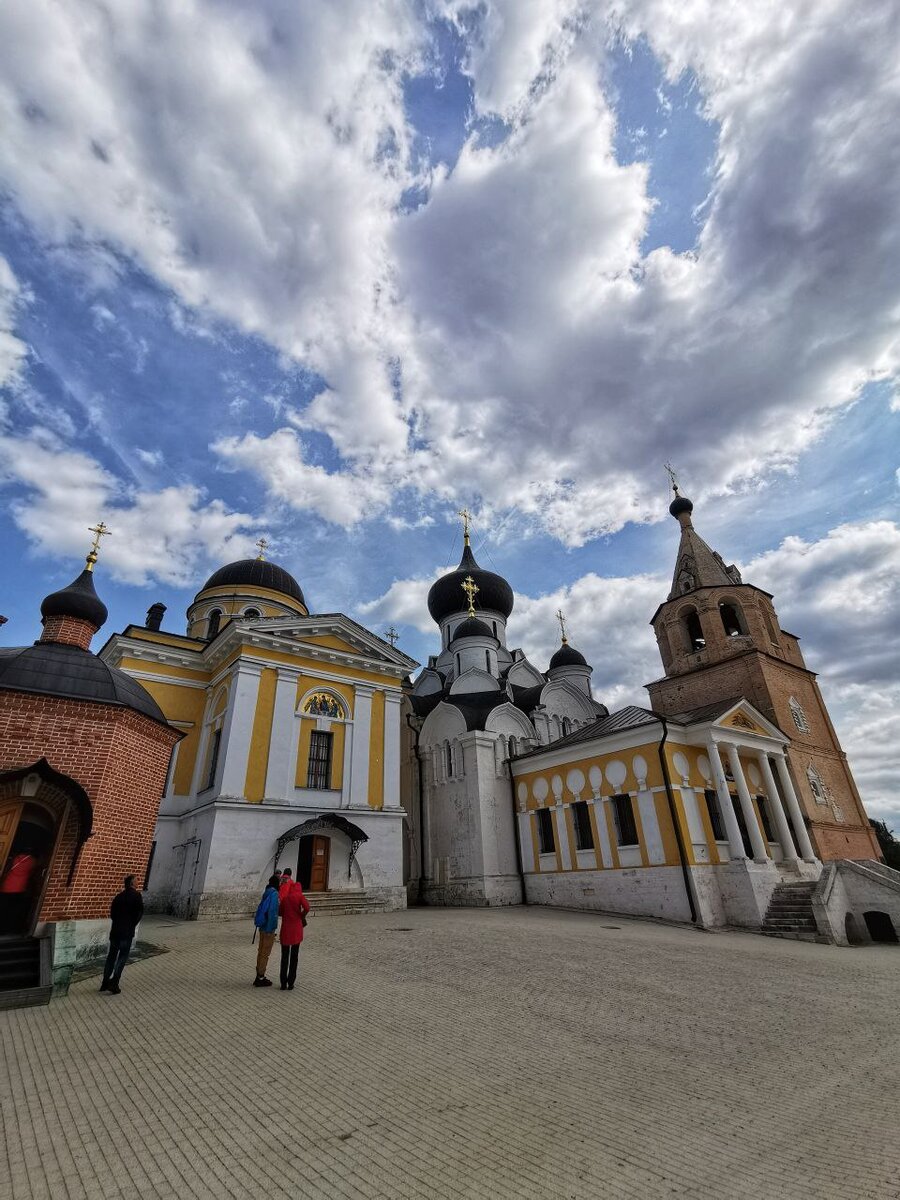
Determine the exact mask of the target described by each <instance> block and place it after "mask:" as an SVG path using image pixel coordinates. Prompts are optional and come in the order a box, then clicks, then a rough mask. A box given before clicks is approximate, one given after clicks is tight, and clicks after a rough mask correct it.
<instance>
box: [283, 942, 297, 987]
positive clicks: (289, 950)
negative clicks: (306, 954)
mask: <svg viewBox="0 0 900 1200" xmlns="http://www.w3.org/2000/svg"><path fill="white" fill-rule="evenodd" d="M299 956H300V943H299V942H298V943H297V945H296V946H282V947H281V986H282V987H293V986H294V981H295V980H296V978H297V959H298V958H299Z"/></svg>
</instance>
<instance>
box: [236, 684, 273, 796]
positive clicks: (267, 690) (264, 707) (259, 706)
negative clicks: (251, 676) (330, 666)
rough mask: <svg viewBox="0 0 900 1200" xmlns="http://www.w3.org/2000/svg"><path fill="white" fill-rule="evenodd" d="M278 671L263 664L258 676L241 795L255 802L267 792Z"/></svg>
mask: <svg viewBox="0 0 900 1200" xmlns="http://www.w3.org/2000/svg"><path fill="white" fill-rule="evenodd" d="M277 682H278V672H277V671H276V670H275V668H274V667H264V668H263V670H262V671H261V672H260V676H259V693H258V695H257V700H256V712H255V713H254V715H253V731H252V733H251V734H250V754H249V757H248V761H247V779H246V782H245V784H244V795H245V796H246V797H247V799H248V800H250V801H252V802H253V803H254V804H258V803H259V802H260V801H261V800H262V798H263V797H264V796H265V794H266V772H267V771H268V769H269V744H270V743H271V741H272V718H273V715H274V713H275V685H276V684H277Z"/></svg>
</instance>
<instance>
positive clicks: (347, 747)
mask: <svg viewBox="0 0 900 1200" xmlns="http://www.w3.org/2000/svg"><path fill="white" fill-rule="evenodd" d="M352 777H353V722H352V721H348V722H347V724H346V725H345V726H344V768H343V771H342V773H341V799H340V806H341V808H348V807H349V805H350V780H351V779H352Z"/></svg>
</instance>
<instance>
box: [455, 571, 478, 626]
mask: <svg viewBox="0 0 900 1200" xmlns="http://www.w3.org/2000/svg"><path fill="white" fill-rule="evenodd" d="M459 586H460V587H461V588H462V590H463V591H464V592H465V593H466V595H467V596H468V597H469V616H470V617H474V616H475V596H476V594H477V593H478V592H480V591H481V588H480V587H479V586H478V584H477V583H476V582H475V580H474V579H473V578H472V576H471V575H467V576H466V577H465V579H464V580H463V581H462V583H461V584H460V585H459Z"/></svg>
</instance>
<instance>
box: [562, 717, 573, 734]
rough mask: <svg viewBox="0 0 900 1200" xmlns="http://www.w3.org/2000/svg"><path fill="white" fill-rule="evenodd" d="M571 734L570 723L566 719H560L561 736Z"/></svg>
mask: <svg viewBox="0 0 900 1200" xmlns="http://www.w3.org/2000/svg"><path fill="white" fill-rule="evenodd" d="M571 732H572V722H571V721H570V720H569V718H568V717H563V719H562V735H563V737H566V736H567V735H568V734H570V733H571Z"/></svg>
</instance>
